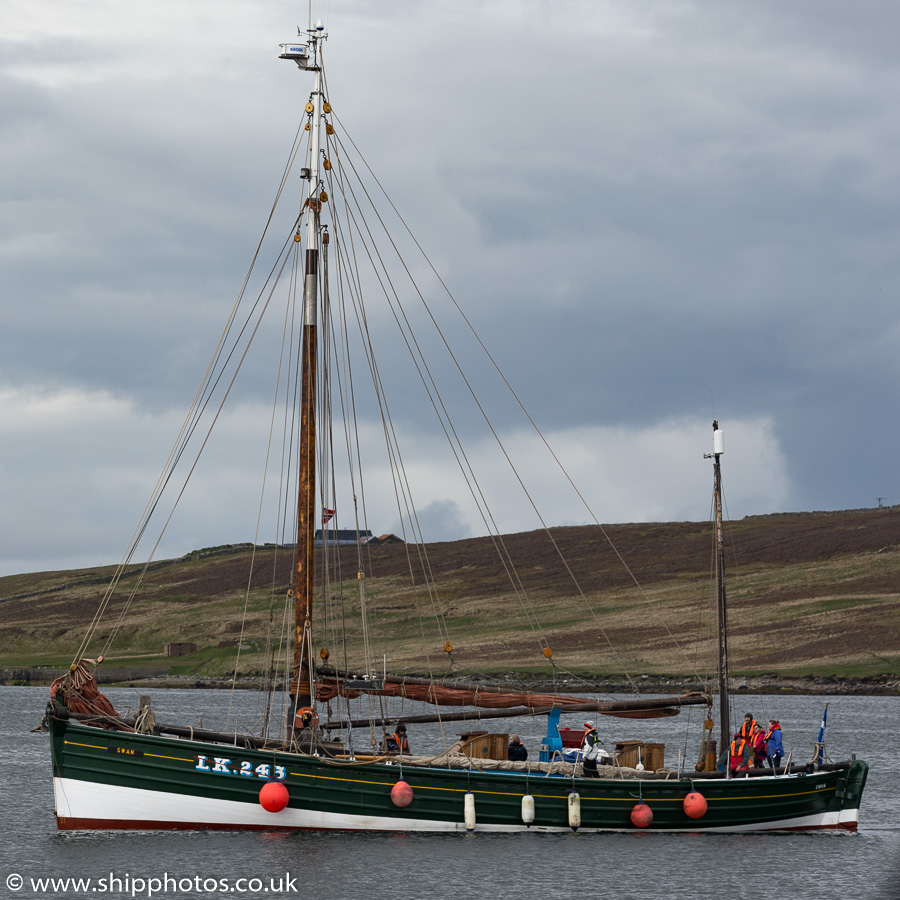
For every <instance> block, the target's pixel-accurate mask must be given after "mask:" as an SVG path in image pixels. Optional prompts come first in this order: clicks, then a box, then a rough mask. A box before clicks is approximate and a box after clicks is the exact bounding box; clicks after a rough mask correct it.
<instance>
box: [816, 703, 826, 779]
mask: <svg viewBox="0 0 900 900" xmlns="http://www.w3.org/2000/svg"><path fill="white" fill-rule="evenodd" d="M827 722H828V704H827V703H826V704H825V711H824V712H823V713H822V724H821V725H820V726H819V739H818V740H817V741H816V758H815V760H814V762H816V763H818V764H819V765H821V764H822V763H823V762H825V726H826V724H827Z"/></svg>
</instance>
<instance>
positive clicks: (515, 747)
mask: <svg viewBox="0 0 900 900" xmlns="http://www.w3.org/2000/svg"><path fill="white" fill-rule="evenodd" d="M506 758H507V759H513V760H519V761H522V760H525V759H528V750H527V749H526V747H525V745H524V744H523V743H522V740H521V738H520V737H519V736H518V735H517V734H513V735H510V738H509V750H507V753H506Z"/></svg>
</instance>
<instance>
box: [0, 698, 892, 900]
mask: <svg viewBox="0 0 900 900" xmlns="http://www.w3.org/2000/svg"><path fill="white" fill-rule="evenodd" d="M106 693H107V694H108V696H109V697H110V698H111V699H112V700H113V703H114V704H115V705H116V707H117V708H118V709H120V710H124V709H127V708H128V707H129V706H131V707H134V706H136V705H137V699H138V695H139V694H140V693H146V691H139V690H138V689H136V688H135V689H125V688H122V689H110V690H107V691H106ZM149 693H151V696H152V699H153V705H154V707H155V709H156V711H157V718H158V719H159V720H160V721H165V722H179V723H193V724H196V722H197V716H198V715H199V714H200V713H201V712H202V713H203V724H204V725H206V726H209V727H216V726H217V725H222V724H223V723H224V720H225V714H226V712H227V709H228V705H229V702H230V696H229V693H228V692H226V691H213V690H210V691H195V690H155V691H150V692H149ZM46 698H47V689H46V688H32V687H2V686H0V758H2V761H3V781H2V804H0V814H2V830H0V897H3V898H7V897H8V898H36V897H40V898H55V897H97V896H109V897H114V898H122V897H150V896H152V897H168V898H172V897H178V898H194V897H207V898H209V897H232V898H233V897H246V898H258V897H267V898H270V897H273V896H283V897H303V898H339V900H355V898H360V900H366V898H382V897H384V898H392V900H405V898H438V897H442V898H443V897H448V898H461V900H462V898H478V900H488V898H494V897H503V898H505V897H510V898H529V897H551V898H555V897H567V898H569V897H576V896H584V895H585V894H586V895H587V896H591V897H604V898H648V897H678V898H681V897H684V898H698V900H701V898H716V900H721V898H729V897H739V898H744V897H754V898H757V897H778V898H807V897H809V898H813V897H815V898H817V900H829V898H835V900H837V898H840V900H854V898H875V900H882V898H883V900H900V772H898V773H895V772H894V768H897V767H898V755H900V754H898V747H897V731H898V727H900V698H896V697H780V696H779V697H756V696H752V697H751V696H744V697H742V698H740V700H739V701H738V702H739V708H738V710H737V712H738V713H739V714H742V713H743V712H744V711H745V707H746V710H751V711H753V712H754V714H756V716H757V718H760V719H767V718H770V717H773V718H778V719H779V720H780V721H781V723H782V726H783V728H784V732H785V744H786V747H787V748H791V747H793V748H794V759H795V760H796V761H806V760H808V759H809V757H810V756H811V754H812V746H813V741H814V740H815V736H816V732H817V730H818V724H819V719H820V718H821V714H822V709H823V708H824V705H825V703H826V702H828V703H829V704H830V705H829V711H828V721H829V728H828V734H827V743H828V749H829V753H830V755H831V756H832V758H834V759H845V758H847V757H849V755H850V753H851V752H855V753H856V754H857V755H858V756H860V757H862V758H864V759H866V760H867V761H868V762H869V765H870V767H871V768H870V773H869V781H868V786H867V788H866V794H865V796H864V798H863V809H862V813H861V821H860V829H859V833H858V834H856V835H841V834H789V835H654V834H639V835H616V834H611V835H588V834H562V835H540V834H516V835H485V834H477V833H476V834H452V835H421V834H342V833H322V834H316V833H290V834H284V833H280V832H272V833H260V832H245V833H241V832H152V831H145V832H113V831H109V832H85V833H76V832H64V833H61V832H58V831H57V830H56V825H55V822H54V818H53V788H52V779H51V768H50V750H49V741H48V738H47V735H46V734H32V733H31V732H30V729H31V728H33V727H35V726H36V725H37V724H38V722H39V721H40V719H41V715H42V713H43V709H44V705H45V702H46ZM232 712H237V715H238V717H239V719H240V721H241V722H243V723H248V724H249V723H251V722H252V721H253V720H254V719H255V717H256V714H257V699H256V695H255V694H253V693H251V692H238V693H237V694H236V695H235V699H234V708H233V710H232ZM691 716H692V718H691V720H690V723H689V724H690V732H691V734H690V737H689V738H688V740H687V742H685V726H686V724H688V716H687V715H686V714H684V713H683V714H682V716H680V717H679V718H677V719H659V720H647V721H643V722H642V721H629V720H621V719H613V718H604V717H602V716H600V717H598V720H599V721H598V725H599V726H600V731H601V737H603V738H604V740H605V742H606V744H607V745H609V744H611V743H613V742H615V741H618V740H627V739H630V738H642V739H644V740H648V741H660V742H664V743H665V744H666V763H667V765H669V766H674V765H675V764H676V763H677V759H678V751H679V749H681V750H682V751H683V752H684V751H685V748H687V751H688V753H687V755H688V757H689V758H691V759H693V756H694V753H695V749H696V747H697V735H698V730H699V727H700V726H699V719H700V718H702V713H698V712H697V711H694V712H693V713H692V714H691ZM512 722H515V724H512ZM512 722H511V721H510V720H498V721H496V722H494V723H492V722H490V721H486V722H485V723H484V727H486V728H488V729H491V730H496V731H504V732H505V731H517V732H518V733H519V734H520V735H521V736H522V738H523V740H524V741H525V743H526V744H527V745H529V746H530V747H531V748H536V746H537V744H538V743H540V736H541V735H542V734H543V731H544V722H545V720H544V719H536V720H531V719H515V720H512ZM562 724H563V725H568V726H569V727H580V725H581V717H578V716H575V715H569V716H563V722H562ZM462 728H463V726H460V728H459V729H458V730H462ZM445 730H446V735H445V737H447V738H448V739H449V740H451V741H452V740H455V739H456V736H457V729H456V728H455V726H449V727H448V726H445ZM410 735H411V741H412V744H413V750H414V752H429V751H437V750H438V749H439V748H440V746H441V740H442V736H441V734H440V731H439V729H438V728H437V726H412V727H411V731H410ZM367 737H368V735H367V733H363V732H361V731H359V730H357V732H356V733H355V735H354V743H355V745H356V746H357V749H362V746H363V743H364V742H365V740H366V739H367ZM12 876H20V877H21V879H22V887H21V888H20V889H15V888H16V887H17V885H18V883H19V882H18V880H17V879H16V878H15V877H12ZM66 878H84V879H91V881H90V883H89V884H83V885H82V887H81V888H78V887H77V886H76V885H74V883H73V882H71V881H70V882H69V883H68V884H65V882H63V881H59V879H66ZM10 879H11V880H10ZM34 879H58V881H57V883H56V885H55V886H54V885H53V884H52V883H47V884H46V885H45V886H44V887H43V888H41V887H39V885H38V883H37V882H36V881H34ZM165 879H168V881H166V880H165Z"/></svg>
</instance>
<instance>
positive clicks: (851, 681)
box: [0, 667, 900, 696]
mask: <svg viewBox="0 0 900 900" xmlns="http://www.w3.org/2000/svg"><path fill="white" fill-rule="evenodd" d="M63 671H64V670H62V669H60V670H55V669H24V668H13V667H6V668H3V667H0V684H4V685H24V686H36V685H37V686H40V685H49V684H50V683H51V682H52V681H53V680H54V679H55V678H57V677H59V675H61V674H63ZM102 674H103V676H104V677H102V678H101V679H100V683H101V684H103V685H104V686H109V687H135V688H142V689H144V688H193V689H204V688H206V689H229V688H231V686H232V683H233V684H234V686H235V687H236V688H238V689H242V690H255V689H257V688H259V687H260V686H261V685H262V679H261V678H259V677H257V676H253V675H240V676H238V677H237V679H232V678H231V677H230V676H203V675H163V674H157V673H154V674H153V675H152V676H150V677H140V676H139V674H138V673H137V672H135V671H134V670H131V671H126V672H116V671H115V670H114V669H108V670H106V671H105V672H103V673H102ZM406 674H407V675H408V676H410V677H426V676H425V675H424V674H422V673H414V672H408V673H406ZM480 681H481V683H483V684H484V685H485V686H490V687H503V688H507V689H509V690H510V691H540V692H541V693H549V692H552V691H555V692H559V693H563V694H582V693H587V694H593V693H598V694H634V693H638V692H640V693H649V694H687V693H691V692H694V691H703V690H704V689H705V688H706V686H705V685H704V684H702V683H701V682H699V681H697V680H696V678H686V677H683V676H677V675H640V676H637V677H634V678H631V679H629V678H628V677H627V676H625V675H600V676H596V677H589V676H585V677H578V678H574V677H570V678H560V679H556V681H555V682H554V681H551V680H550V679H546V678H534V677H531V676H528V675H527V674H525V673H520V672H509V673H507V674H505V675H501V676H493V677H482V678H481V679H480ZM448 683H450V684H452V681H451V682H448ZM732 694H733V695H739V694H750V695H754V694H825V695H829V694H833V695H850V694H859V695H868V696H900V675H896V674H885V675H868V676H865V677H861V678H845V677H841V676H838V675H791V676H782V675H777V674H774V673H772V674H765V675H752V676H749V675H748V676H745V677H741V676H736V677H734V678H732Z"/></svg>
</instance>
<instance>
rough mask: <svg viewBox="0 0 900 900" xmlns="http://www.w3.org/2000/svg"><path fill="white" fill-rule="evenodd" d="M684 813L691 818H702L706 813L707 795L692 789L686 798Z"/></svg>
mask: <svg viewBox="0 0 900 900" xmlns="http://www.w3.org/2000/svg"><path fill="white" fill-rule="evenodd" d="M683 805H684V813H685V815H686V816H689V817H690V818H691V819H700V818H702V817H703V816H705V815H706V805H707V804H706V797H704V796H703V794H701V793H699V792H698V791H691V792H690V793H689V794H688V795H687V797H685V798H684V804H683Z"/></svg>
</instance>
